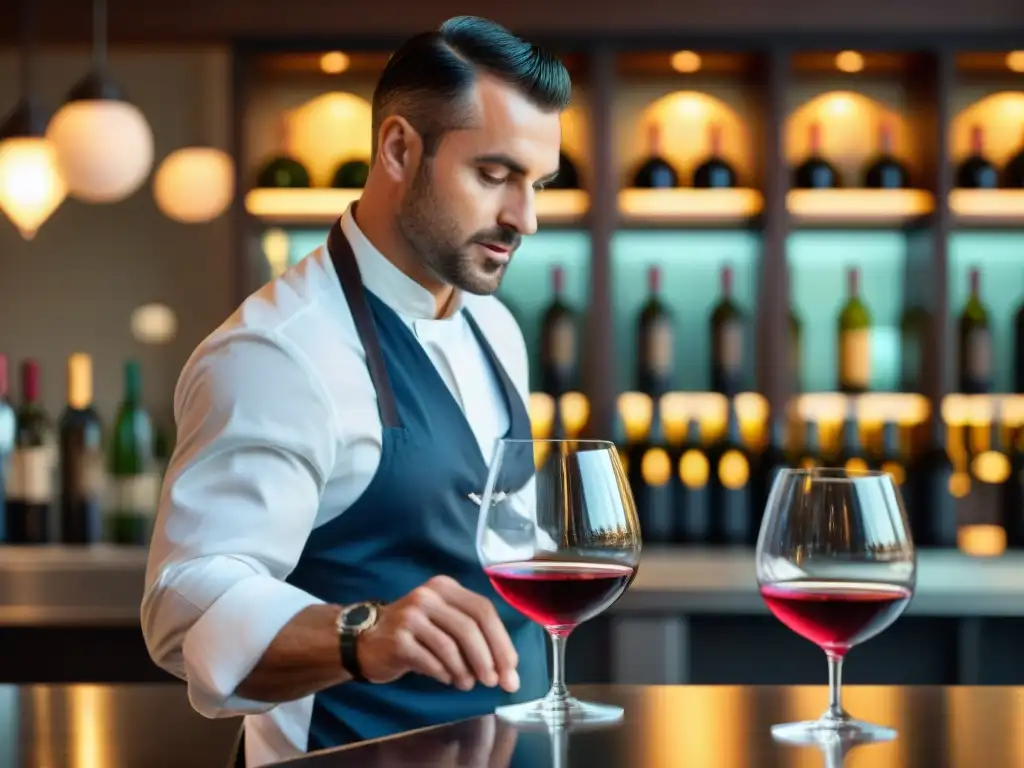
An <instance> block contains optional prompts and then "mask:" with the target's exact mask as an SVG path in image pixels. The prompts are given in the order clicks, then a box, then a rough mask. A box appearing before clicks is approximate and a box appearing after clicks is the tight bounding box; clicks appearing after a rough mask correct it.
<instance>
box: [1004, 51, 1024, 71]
mask: <svg viewBox="0 0 1024 768" xmlns="http://www.w3.org/2000/svg"><path fill="white" fill-rule="evenodd" d="M1006 66H1007V67H1008V68H1009V69H1010V70H1012V71H1013V72H1024V51H1010V52H1009V53H1008V54H1006Z"/></svg>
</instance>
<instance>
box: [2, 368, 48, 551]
mask: <svg viewBox="0 0 1024 768" xmlns="http://www.w3.org/2000/svg"><path fill="white" fill-rule="evenodd" d="M21 397H22V402H21V407H20V408H19V409H18V413H17V422H16V432H15V438H14V450H13V451H12V452H11V459H10V476H9V477H8V483H7V540H8V541H9V542H10V543H12V544H47V543H49V542H50V541H52V538H51V536H52V525H51V522H50V514H51V511H50V509H51V505H52V503H53V490H54V488H53V486H54V470H55V463H56V446H55V444H54V436H53V427H52V425H51V422H50V417H49V415H48V414H47V413H46V410H45V409H44V408H43V405H42V403H41V402H40V397H39V364H38V363H37V362H36V361H35V360H26V361H24V362H23V363H22V366H21Z"/></svg>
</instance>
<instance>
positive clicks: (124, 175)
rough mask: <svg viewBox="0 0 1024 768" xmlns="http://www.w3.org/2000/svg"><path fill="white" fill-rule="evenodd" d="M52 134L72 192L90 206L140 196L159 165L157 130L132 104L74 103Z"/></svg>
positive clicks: (63, 109)
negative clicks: (155, 149) (155, 151)
mask: <svg viewBox="0 0 1024 768" xmlns="http://www.w3.org/2000/svg"><path fill="white" fill-rule="evenodd" d="M46 135H47V137H48V138H49V139H50V141H52V142H53V144H54V146H55V147H56V150H57V158H58V160H59V161H60V165H61V169H62V170H63V173H64V178H65V180H66V181H67V185H68V192H69V193H70V194H71V196H72V197H75V198H77V199H79V200H82V201H84V202H88V203H115V202H118V201H119V200H124V199H125V198H126V197H128V196H130V195H132V194H134V193H135V192H136V191H137V190H138V189H139V187H141V186H142V184H143V182H145V180H146V177H147V176H149V172H150V170H151V169H152V167H153V130H152V129H151V128H150V126H149V123H148V122H147V120H146V117H145V115H143V114H142V110H140V109H139V108H138V107H136V106H135V105H134V104H130V103H129V102H127V101H120V100H115V99H86V100H81V101H70V102H68V103H67V104H65V105H64V106H63V107H61V108H60V110H59V111H58V112H57V113H56V114H55V115H54V116H53V118H52V119H51V120H50V123H49V125H48V126H47V128H46Z"/></svg>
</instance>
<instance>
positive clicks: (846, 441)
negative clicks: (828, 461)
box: [836, 399, 869, 472]
mask: <svg viewBox="0 0 1024 768" xmlns="http://www.w3.org/2000/svg"><path fill="white" fill-rule="evenodd" d="M836 465H837V466H839V467H841V468H842V469H845V470H846V471H847V472H866V471H868V469H869V467H868V455H867V452H866V451H865V450H864V445H863V443H861V439H860V424H859V423H858V421H857V406H856V401H855V400H853V399H851V400H850V404H849V407H848V409H847V413H846V418H845V419H844V420H843V439H842V442H841V443H840V445H839V453H838V454H836Z"/></svg>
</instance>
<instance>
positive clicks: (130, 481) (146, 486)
mask: <svg viewBox="0 0 1024 768" xmlns="http://www.w3.org/2000/svg"><path fill="white" fill-rule="evenodd" d="M113 493H114V499H113V503H112V505H111V508H112V509H113V510H114V511H115V512H119V513H122V514H125V513H127V514H134V515H142V516H146V517H153V516H155V515H156V510H157V506H158V505H159V503H160V476H159V475H157V474H156V473H155V472H146V473H143V474H141V475H121V476H115V477H114V478H113Z"/></svg>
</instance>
